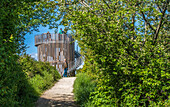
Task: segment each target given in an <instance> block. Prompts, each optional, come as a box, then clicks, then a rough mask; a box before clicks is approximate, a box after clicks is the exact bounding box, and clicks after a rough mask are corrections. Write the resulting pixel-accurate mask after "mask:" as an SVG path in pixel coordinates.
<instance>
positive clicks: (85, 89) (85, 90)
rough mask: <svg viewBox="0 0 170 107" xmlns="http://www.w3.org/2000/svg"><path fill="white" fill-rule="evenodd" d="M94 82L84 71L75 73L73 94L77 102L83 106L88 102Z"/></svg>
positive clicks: (94, 85)
mask: <svg viewBox="0 0 170 107" xmlns="http://www.w3.org/2000/svg"><path fill="white" fill-rule="evenodd" d="M95 87H96V82H95V81H94V80H92V79H91V78H90V77H89V75H87V74H86V73H79V74H77V78H76V80H75V82H74V90H73V91H74V96H75V99H76V101H77V103H78V104H80V105H81V106H85V104H86V103H88V102H89V96H90V93H91V92H93V91H94V89H95Z"/></svg>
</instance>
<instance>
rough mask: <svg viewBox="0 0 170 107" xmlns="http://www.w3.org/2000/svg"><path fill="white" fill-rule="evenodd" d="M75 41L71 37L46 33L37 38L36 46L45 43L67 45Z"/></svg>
mask: <svg viewBox="0 0 170 107" xmlns="http://www.w3.org/2000/svg"><path fill="white" fill-rule="evenodd" d="M71 41H73V39H72V37H71V36H70V35H66V34H50V33H44V34H41V35H36V36H35V46H38V45H40V44H43V43H67V42H71Z"/></svg>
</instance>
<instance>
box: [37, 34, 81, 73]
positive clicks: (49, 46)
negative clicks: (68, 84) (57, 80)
mask: <svg viewBox="0 0 170 107" xmlns="http://www.w3.org/2000/svg"><path fill="white" fill-rule="evenodd" d="M35 46H36V47H37V49H38V60H39V61H43V62H49V63H50V64H51V65H53V66H55V67H56V69H57V70H58V71H59V73H60V74H62V72H63V62H64V59H66V60H67V62H68V72H71V71H74V70H75V69H76V68H77V67H78V66H80V65H81V63H82V60H81V58H80V56H81V55H80V54H79V53H78V52H77V51H75V43H74V40H73V38H72V37H71V36H70V35H66V34H50V33H49V32H48V33H43V34H41V35H36V36H35Z"/></svg>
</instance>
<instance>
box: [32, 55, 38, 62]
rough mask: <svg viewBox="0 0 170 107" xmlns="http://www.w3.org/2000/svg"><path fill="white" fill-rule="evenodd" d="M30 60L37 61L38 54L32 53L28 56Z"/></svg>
mask: <svg viewBox="0 0 170 107" xmlns="http://www.w3.org/2000/svg"><path fill="white" fill-rule="evenodd" d="M30 55H31V57H32V58H34V59H35V60H37V61H38V54H37V53H32V54H30Z"/></svg>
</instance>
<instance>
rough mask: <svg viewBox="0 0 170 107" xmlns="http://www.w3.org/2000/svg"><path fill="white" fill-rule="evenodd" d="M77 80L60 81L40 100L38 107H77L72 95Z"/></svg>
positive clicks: (66, 79) (65, 79)
mask: <svg viewBox="0 0 170 107" xmlns="http://www.w3.org/2000/svg"><path fill="white" fill-rule="evenodd" d="M75 79H76V77H66V78H62V79H60V80H59V81H58V82H57V83H56V84H55V85H54V86H53V87H52V88H51V89H49V90H47V91H46V92H45V93H44V94H43V95H42V96H41V97H40V98H39V99H38V101H37V103H36V107H77V105H76V104H75V101H74V94H73V93H72V91H73V84H74V80H75Z"/></svg>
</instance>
